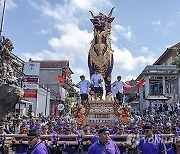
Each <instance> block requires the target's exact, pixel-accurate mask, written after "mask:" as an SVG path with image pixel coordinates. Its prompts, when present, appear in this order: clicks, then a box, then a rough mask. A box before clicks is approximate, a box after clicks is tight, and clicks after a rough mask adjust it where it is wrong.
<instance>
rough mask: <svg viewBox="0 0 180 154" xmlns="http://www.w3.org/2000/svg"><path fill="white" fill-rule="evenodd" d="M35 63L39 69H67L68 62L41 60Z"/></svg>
mask: <svg viewBox="0 0 180 154" xmlns="http://www.w3.org/2000/svg"><path fill="white" fill-rule="evenodd" d="M35 62H38V63H40V68H69V61H68V60H42V61H35Z"/></svg>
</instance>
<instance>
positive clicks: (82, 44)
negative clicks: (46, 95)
mask: <svg viewBox="0 0 180 154" xmlns="http://www.w3.org/2000/svg"><path fill="white" fill-rule="evenodd" d="M2 1H3V0H1V2H2ZM114 6H115V9H114V12H113V15H112V17H115V20H114V21H113V22H112V30H111V39H112V48H113V50H114V69H113V72H112V76H113V80H115V79H116V77H117V76H118V75H121V76H122V79H123V80H130V79H132V78H133V79H135V78H136V77H137V76H138V75H139V74H140V73H141V72H142V70H143V69H144V67H145V66H146V65H148V64H149V65H151V64H153V63H154V62H155V61H156V60H157V58H158V57H159V56H160V55H161V54H162V53H163V52H164V51H165V50H166V48H167V47H169V46H172V45H174V44H176V43H178V42H179V40H180V39H179V36H180V7H179V6H180V0H173V1H170V0H7V9H6V14H5V22H4V31H3V35H4V36H5V37H6V38H9V39H11V40H12V41H13V42H14V47H15V49H14V50H13V52H14V54H16V55H17V56H19V57H20V58H22V59H23V60H24V61H28V59H29V58H32V59H33V60H69V61H70V66H71V69H72V71H73V72H74V75H73V81H74V82H75V83H77V82H78V81H79V75H81V74H84V75H85V76H86V77H87V79H89V73H88V72H89V70H88V67H87V65H88V64H87V57H88V52H89V48H90V42H91V40H92V39H93V25H92V23H91V22H90V20H89V19H90V18H91V15H90V13H89V10H91V11H92V12H93V13H94V15H97V14H98V13H99V12H102V13H103V14H108V13H109V11H110V10H111V8H112V7H114ZM1 12H2V5H1ZM1 14H2V13H1Z"/></svg>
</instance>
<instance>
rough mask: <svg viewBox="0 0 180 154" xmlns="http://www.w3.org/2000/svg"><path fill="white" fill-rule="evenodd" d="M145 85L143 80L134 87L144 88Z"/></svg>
mask: <svg viewBox="0 0 180 154" xmlns="http://www.w3.org/2000/svg"><path fill="white" fill-rule="evenodd" d="M145 83H146V80H144V79H143V80H141V81H139V83H138V84H137V85H136V86H137V88H140V87H142V86H144V85H145Z"/></svg>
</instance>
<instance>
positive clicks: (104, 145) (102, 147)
mask: <svg viewBox="0 0 180 154" xmlns="http://www.w3.org/2000/svg"><path fill="white" fill-rule="evenodd" d="M98 134H99V140H98V141H97V142H96V143H94V144H93V145H91V146H90V147H89V149H88V154H101V153H105V154H120V151H119V148H118V146H117V145H116V143H115V142H114V141H112V140H111V138H110V137H109V129H108V128H106V127H103V128H100V129H99V131H98Z"/></svg>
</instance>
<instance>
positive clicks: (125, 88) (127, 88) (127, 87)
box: [123, 81, 131, 91]
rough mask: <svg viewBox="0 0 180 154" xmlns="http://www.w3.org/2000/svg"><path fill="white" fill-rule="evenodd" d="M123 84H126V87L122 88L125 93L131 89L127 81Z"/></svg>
mask: <svg viewBox="0 0 180 154" xmlns="http://www.w3.org/2000/svg"><path fill="white" fill-rule="evenodd" d="M125 83H126V84H127V85H128V86H123V89H124V90H125V91H127V90H130V89H131V86H130V83H129V81H126V82H125Z"/></svg>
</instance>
